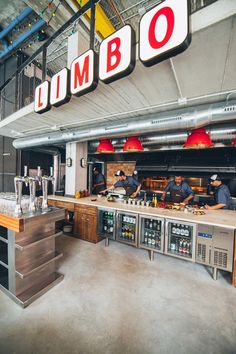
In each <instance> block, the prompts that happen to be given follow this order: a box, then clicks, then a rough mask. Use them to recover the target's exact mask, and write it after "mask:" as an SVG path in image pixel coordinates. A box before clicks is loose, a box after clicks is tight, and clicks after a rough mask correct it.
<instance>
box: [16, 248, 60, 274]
mask: <svg viewBox="0 0 236 354" xmlns="http://www.w3.org/2000/svg"><path fill="white" fill-rule="evenodd" d="M62 256H63V254H62V253H57V252H56V253H48V254H46V255H45V256H44V257H41V258H40V259H39V260H36V261H35V262H34V263H31V264H27V265H25V266H24V267H22V268H19V269H16V275H18V276H19V277H20V278H21V279H24V278H26V277H28V276H29V275H31V274H33V273H35V272H37V271H38V270H40V269H41V268H43V267H44V266H46V265H48V264H49V263H52V262H55V261H56V260H58V259H59V258H61V257H62Z"/></svg>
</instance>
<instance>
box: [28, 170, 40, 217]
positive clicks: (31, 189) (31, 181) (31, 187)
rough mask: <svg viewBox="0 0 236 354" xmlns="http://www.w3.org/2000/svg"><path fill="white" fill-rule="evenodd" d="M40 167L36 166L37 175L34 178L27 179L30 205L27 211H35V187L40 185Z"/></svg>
mask: <svg viewBox="0 0 236 354" xmlns="http://www.w3.org/2000/svg"><path fill="white" fill-rule="evenodd" d="M38 177H40V167H39V166H38V175H37V176H36V177H29V192H30V203H29V211H30V212H35V211H36V185H37V183H39V184H40V183H41V181H40V178H38Z"/></svg>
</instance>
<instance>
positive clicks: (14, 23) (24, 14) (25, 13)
mask: <svg viewBox="0 0 236 354" xmlns="http://www.w3.org/2000/svg"><path fill="white" fill-rule="evenodd" d="M32 12H33V10H32V9H31V8H30V7H26V8H25V9H24V10H23V11H22V12H21V13H20V14H19V16H17V17H16V18H15V19H14V20H13V21H12V22H10V23H9V25H8V26H7V27H6V28H4V29H3V30H2V31H1V32H0V40H2V39H3V38H4V37H6V36H7V35H8V34H9V33H10V32H11V31H12V30H13V28H15V27H16V26H17V25H19V24H20V23H21V22H22V21H24V19H25V18H26V17H28V16H29V15H30V14H31V13H32Z"/></svg>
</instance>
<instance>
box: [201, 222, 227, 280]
mask: <svg viewBox="0 0 236 354" xmlns="http://www.w3.org/2000/svg"><path fill="white" fill-rule="evenodd" d="M233 244H234V230H230V229H225V228H222V227H218V226H213V225H212V226H211V225H202V224H199V225H198V228H197V241H196V262H197V263H201V264H204V265H208V266H210V267H213V269H214V274H213V278H214V279H216V278H217V270H218V269H223V270H225V271H228V272H232V268H233Z"/></svg>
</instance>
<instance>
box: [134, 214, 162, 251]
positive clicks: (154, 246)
mask: <svg viewBox="0 0 236 354" xmlns="http://www.w3.org/2000/svg"><path fill="white" fill-rule="evenodd" d="M164 225H165V221H164V219H163V218H159V217H152V216H147V215H139V248H144V249H146V250H150V251H155V252H160V253H163V252H164V236H165V226H164Z"/></svg>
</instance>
